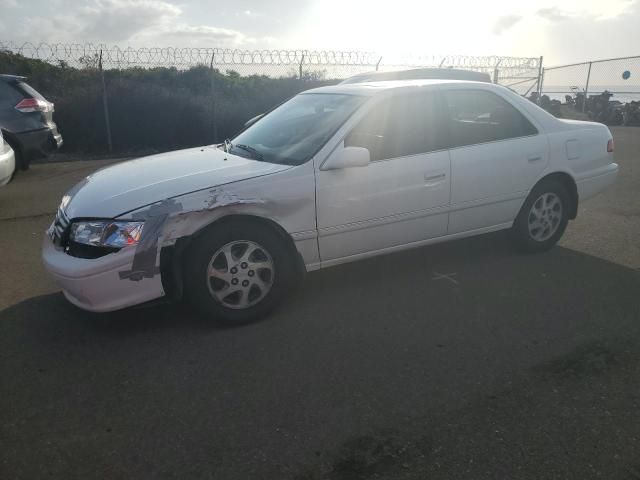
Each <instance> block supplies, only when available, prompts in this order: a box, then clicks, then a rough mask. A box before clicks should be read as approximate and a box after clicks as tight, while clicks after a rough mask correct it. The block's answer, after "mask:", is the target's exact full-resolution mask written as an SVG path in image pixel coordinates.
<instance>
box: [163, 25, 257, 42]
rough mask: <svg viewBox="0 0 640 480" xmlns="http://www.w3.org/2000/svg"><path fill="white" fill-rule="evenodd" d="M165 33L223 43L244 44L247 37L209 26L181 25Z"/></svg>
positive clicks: (234, 31)
mask: <svg viewBox="0 0 640 480" xmlns="http://www.w3.org/2000/svg"><path fill="white" fill-rule="evenodd" d="M166 33H168V34H171V35H174V36H177V37H194V38H202V39H205V40H212V41H215V42H223V43H244V42H246V41H247V40H248V37H247V36H246V35H245V34H243V33H242V32H239V31H238V30H232V29H229V28H218V27H212V26H209V25H182V26H178V27H173V28H170V29H168V30H167V31H166Z"/></svg>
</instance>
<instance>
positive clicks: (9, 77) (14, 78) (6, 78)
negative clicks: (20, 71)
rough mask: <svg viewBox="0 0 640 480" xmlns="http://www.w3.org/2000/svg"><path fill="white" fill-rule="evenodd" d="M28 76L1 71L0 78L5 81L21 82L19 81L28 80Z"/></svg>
mask: <svg viewBox="0 0 640 480" xmlns="http://www.w3.org/2000/svg"><path fill="white" fill-rule="evenodd" d="M26 79H27V77H23V76H20V75H8V74H6V73H0V80H2V81H4V82H16V81H17V82H19V81H23V80H26Z"/></svg>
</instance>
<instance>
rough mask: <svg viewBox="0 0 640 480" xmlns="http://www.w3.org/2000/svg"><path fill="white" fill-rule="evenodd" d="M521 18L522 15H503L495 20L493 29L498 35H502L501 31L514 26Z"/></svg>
mask: <svg viewBox="0 0 640 480" xmlns="http://www.w3.org/2000/svg"><path fill="white" fill-rule="evenodd" d="M520 20H522V15H503V16H502V17H499V18H498V19H497V20H496V21H495V23H494V24H493V28H492V31H493V33H495V34H496V35H500V34H501V33H503V32H505V31H506V30H509V29H510V28H511V27H513V26H514V25H515V24H516V23H518V22H519V21H520Z"/></svg>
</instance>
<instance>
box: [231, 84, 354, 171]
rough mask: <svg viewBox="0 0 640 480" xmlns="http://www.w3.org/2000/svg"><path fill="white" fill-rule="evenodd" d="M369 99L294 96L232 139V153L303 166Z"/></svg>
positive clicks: (312, 94)
mask: <svg viewBox="0 0 640 480" xmlns="http://www.w3.org/2000/svg"><path fill="white" fill-rule="evenodd" d="M364 100H366V97H360V96H355V95H338V94H326V93H306V94H301V95H297V96H295V97H293V98H292V99H291V100H289V101H288V102H286V103H283V104H282V105H280V106H279V107H278V108H276V109H275V110H273V111H272V112H271V113H269V114H268V115H266V116H265V117H264V118H261V119H260V120H258V121H257V122H256V123H255V124H253V125H251V126H250V127H249V128H247V129H246V130H245V131H243V132H242V133H240V134H239V135H238V136H237V137H235V138H234V139H233V140H232V141H231V142H232V146H231V153H233V154H234V155H239V156H242V157H247V158H252V159H255V160H261V161H265V162H270V163H283V164H287V165H301V164H302V163H304V162H306V161H307V160H309V159H310V158H311V157H313V155H315V154H316V152H317V151H318V150H320V148H322V146H323V145H324V144H325V143H326V142H327V141H328V140H329V138H331V136H332V135H333V134H334V133H335V132H336V131H337V130H338V128H340V126H341V125H342V124H343V123H344V122H345V121H346V120H347V119H348V118H349V117H350V116H351V114H352V113H353V112H354V111H355V110H356V109H357V108H358V107H359V106H360V105H361V104H362V103H363V102H364Z"/></svg>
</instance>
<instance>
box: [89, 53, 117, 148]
mask: <svg viewBox="0 0 640 480" xmlns="http://www.w3.org/2000/svg"><path fill="white" fill-rule="evenodd" d="M94 58H95V57H94ZM98 69H99V70H100V79H101V80H102V105H103V107H104V123H105V125H106V128H107V144H108V145H109V153H112V152H113V143H112V142H111V122H110V121H109V102H108V101H107V84H106V83H105V81H104V70H103V69H102V49H100V58H99V60H98Z"/></svg>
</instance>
